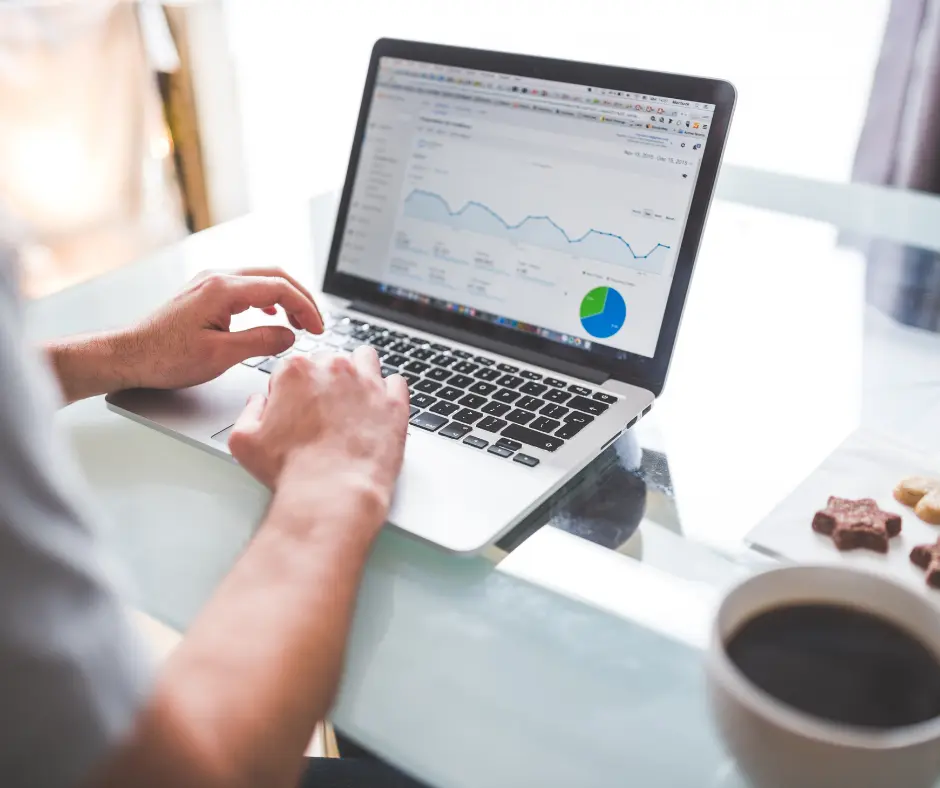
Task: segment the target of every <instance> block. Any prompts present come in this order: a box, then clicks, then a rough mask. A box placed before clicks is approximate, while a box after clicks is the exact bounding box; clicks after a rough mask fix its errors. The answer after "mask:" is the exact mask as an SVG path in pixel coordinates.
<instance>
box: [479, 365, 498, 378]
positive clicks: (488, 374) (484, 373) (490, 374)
mask: <svg viewBox="0 0 940 788" xmlns="http://www.w3.org/2000/svg"><path fill="white" fill-rule="evenodd" d="M474 377H475V378H479V379H480V380H487V381H489V380H496V378H498V377H499V370H495V369H491V368H488V367H483V368H482V369H478V370H477V372H476V374H475V375H474Z"/></svg>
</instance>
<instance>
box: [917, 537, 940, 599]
mask: <svg viewBox="0 0 940 788" xmlns="http://www.w3.org/2000/svg"><path fill="white" fill-rule="evenodd" d="M911 563H913V564H914V566H919V567H920V568H921V569H925V570H927V585H929V586H931V587H932V588H940V539H938V540H937V541H936V543H935V544H919V545H917V547H915V548H914V549H913V550H911Z"/></svg>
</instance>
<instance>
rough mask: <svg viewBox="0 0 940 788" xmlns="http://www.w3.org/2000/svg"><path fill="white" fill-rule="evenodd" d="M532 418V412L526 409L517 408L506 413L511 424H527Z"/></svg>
mask: <svg viewBox="0 0 940 788" xmlns="http://www.w3.org/2000/svg"><path fill="white" fill-rule="evenodd" d="M534 418H535V414H534V413H532V412H530V411H528V410H519V409H518V408H516V409H515V410H513V411H510V412H509V413H507V414H506V419H507V420H508V421H511V422H512V423H513V424H528V423H529V422H530V421H532V419H534Z"/></svg>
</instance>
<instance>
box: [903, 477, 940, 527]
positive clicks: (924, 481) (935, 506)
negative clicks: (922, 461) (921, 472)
mask: <svg viewBox="0 0 940 788" xmlns="http://www.w3.org/2000/svg"><path fill="white" fill-rule="evenodd" d="M894 497H895V499H896V500H897V501H899V502H901V503H903V504H904V505H905V506H913V507H914V514H916V515H917V516H918V517H919V518H920V519H921V520H923V521H924V522H925V523H931V524H933V525H940V479H929V478H927V477H926V476H912V477H911V478H909V479H905V480H904V481H902V482H901V483H900V484H898V486H897V487H895V488H894Z"/></svg>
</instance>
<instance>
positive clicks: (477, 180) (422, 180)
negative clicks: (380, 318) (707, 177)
mask: <svg viewBox="0 0 940 788" xmlns="http://www.w3.org/2000/svg"><path fill="white" fill-rule="evenodd" d="M714 110H715V106H714V105H713V104H703V103H699V102H694V101H688V100H685V99H683V97H682V96H652V95H646V94H640V93H629V92H626V91H622V90H610V89H603V88H599V87H594V86H590V85H584V86H578V85H572V84H569V83H562V82H551V81H547V80H539V79H531V78H527V77H519V76H513V75H508V74H497V73H492V72H483V71H476V70H471V69H466V68H458V67H454V66H435V65H431V64H428V63H422V62H412V61H407V60H400V59H396V58H390V57H383V58H381V60H380V61H379V69H378V74H377V78H376V83H375V89H374V95H373V96H372V101H371V106H370V110H369V115H368V119H367V122H366V130H365V136H364V139H363V142H362V150H361V156H360V160H359V167H358V169H357V172H356V177H355V181H354V183H353V188H352V192H351V199H350V201H349V209H348V215H347V221H346V226H345V231H344V235H343V238H342V240H341V245H340V250H339V256H338V261H337V270H338V271H340V272H342V273H345V274H349V275H352V276H356V277H359V278H361V279H365V280H368V281H370V282H373V283H374V284H375V285H376V287H377V288H378V290H379V291H380V292H383V293H387V294H389V295H393V296H396V297H398V298H405V299H409V300H414V301H419V302H421V303H423V304H426V305H430V306H432V307H436V308H439V309H442V310H448V311H451V312H457V313H459V314H462V315H466V316H468V317H471V318H474V319H477V320H481V321H486V322H489V323H495V324H498V325H500V326H505V327H508V328H512V329H515V330H518V331H523V332H526V333H530V334H536V335H538V336H540V337H543V338H545V339H549V340H552V341H554V342H559V343H563V344H565V345H569V346H573V347H577V348H582V349H584V350H586V351H592V352H599V353H603V354H604V355H611V356H614V357H618V358H625V357H626V356H627V354H637V355H640V356H644V357H647V358H652V357H653V356H654V355H655V352H656V344H657V340H658V338H659V333H660V329H661V326H662V322H663V316H664V313H665V310H666V303H667V299H668V297H669V291H670V287H671V284H672V279H673V273H674V267H675V261H676V255H677V253H678V250H679V245H680V242H681V240H682V236H683V232H684V229H685V223H686V220H687V217H688V213H689V209H690V205H691V201H692V194H693V191H694V188H695V183H696V179H697V177H698V172H699V167H700V164H701V161H702V155H703V152H704V148H705V145H706V144H707V142H708V133H709V125H710V124H711V120H712V115H713V113H714Z"/></svg>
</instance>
